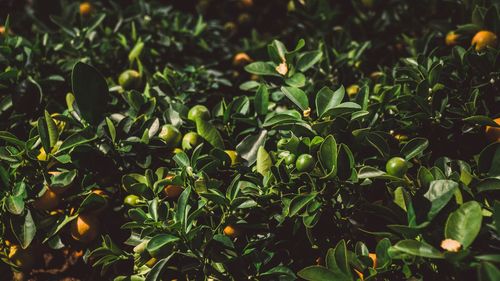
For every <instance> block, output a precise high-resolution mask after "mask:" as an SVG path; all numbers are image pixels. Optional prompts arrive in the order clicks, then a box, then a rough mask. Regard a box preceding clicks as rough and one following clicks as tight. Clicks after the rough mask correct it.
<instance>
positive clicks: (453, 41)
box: [444, 31, 460, 46]
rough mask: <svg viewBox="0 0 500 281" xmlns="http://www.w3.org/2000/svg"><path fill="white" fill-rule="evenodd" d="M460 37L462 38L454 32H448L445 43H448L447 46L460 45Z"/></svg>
mask: <svg viewBox="0 0 500 281" xmlns="http://www.w3.org/2000/svg"><path fill="white" fill-rule="evenodd" d="M459 37H460V36H459V35H458V34H456V33H455V32H453V31H450V32H448V34H446V37H445V39H444V42H445V43H446V45H447V46H455V45H457V44H458V38H459Z"/></svg>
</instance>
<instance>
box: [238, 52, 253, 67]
mask: <svg viewBox="0 0 500 281" xmlns="http://www.w3.org/2000/svg"><path fill="white" fill-rule="evenodd" d="M251 61H252V59H251V58H250V56H248V55H247V54H246V53H237V54H236V55H235V56H234V58H233V65H235V66H243V65H245V64H248V63H250V62H251Z"/></svg>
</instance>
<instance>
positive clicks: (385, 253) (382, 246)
mask: <svg viewBox="0 0 500 281" xmlns="http://www.w3.org/2000/svg"><path fill="white" fill-rule="evenodd" d="M390 247H391V241H390V240H389V239H388V238H384V239H382V240H380V241H379V242H378V244H377V247H376V248H375V253H376V255H377V267H376V268H384V267H386V266H389V265H390V264H391V262H392V259H391V256H390V255H389V248H390Z"/></svg>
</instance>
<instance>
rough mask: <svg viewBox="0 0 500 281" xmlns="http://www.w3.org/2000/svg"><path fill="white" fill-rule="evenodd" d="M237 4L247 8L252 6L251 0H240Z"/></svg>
mask: <svg viewBox="0 0 500 281" xmlns="http://www.w3.org/2000/svg"><path fill="white" fill-rule="evenodd" d="M238 5H239V6H240V7H241V8H245V9H249V8H252V6H253V0H240V2H239V3H238Z"/></svg>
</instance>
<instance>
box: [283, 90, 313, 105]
mask: <svg viewBox="0 0 500 281" xmlns="http://www.w3.org/2000/svg"><path fill="white" fill-rule="evenodd" d="M281 91H282V92H283V94H285V96H286V97H287V98H288V99H290V100H291V101H292V102H293V103H294V104H295V105H296V106H298V107H299V108H300V109H301V110H306V109H308V108H309V100H308V98H307V95H306V93H304V91H302V90H301V89H299V88H295V87H281Z"/></svg>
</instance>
